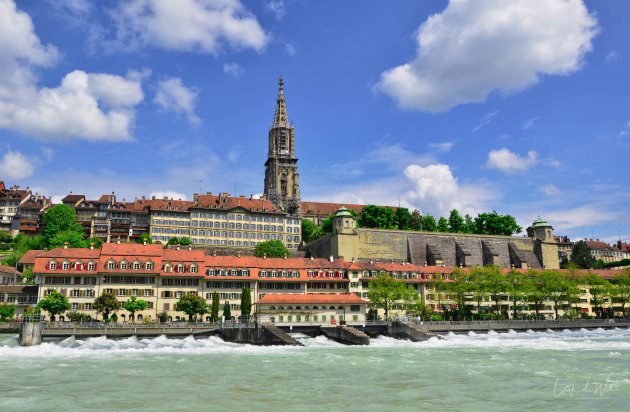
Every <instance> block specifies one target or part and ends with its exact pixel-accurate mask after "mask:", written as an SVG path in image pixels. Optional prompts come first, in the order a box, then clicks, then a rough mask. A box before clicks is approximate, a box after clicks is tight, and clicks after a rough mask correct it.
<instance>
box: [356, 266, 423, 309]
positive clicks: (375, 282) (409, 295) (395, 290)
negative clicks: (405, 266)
mask: <svg viewBox="0 0 630 412" xmlns="http://www.w3.org/2000/svg"><path fill="white" fill-rule="evenodd" d="M414 295H417V294H416V292H415V291H414V290H413V289H411V288H409V287H407V285H406V284H405V282H404V281H402V280H399V279H394V278H393V277H391V276H390V275H388V274H386V273H380V274H378V275H377V276H376V277H374V278H372V279H370V283H369V290H368V297H369V299H370V302H371V303H372V305H373V306H374V307H376V308H381V309H383V310H385V319H387V318H388V317H389V311H390V310H391V308H392V305H394V304H395V303H397V302H400V301H404V302H410V301H412V300H413V298H414Z"/></svg>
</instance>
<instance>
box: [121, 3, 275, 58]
mask: <svg viewBox="0 0 630 412" xmlns="http://www.w3.org/2000/svg"><path fill="white" fill-rule="evenodd" d="M111 15H112V17H113V19H114V21H115V23H116V26H117V37H118V39H117V40H118V42H119V43H120V45H121V46H123V47H125V46H127V47H131V48H134V47H138V46H144V45H150V46H153V47H158V48H162V49H167V50H177V51H198V52H201V53H210V54H213V55H217V54H219V53H220V52H221V51H222V50H223V49H224V48H225V46H226V45H228V46H230V47H231V48H233V49H245V48H253V49H255V50H257V51H262V49H263V48H264V47H265V45H266V44H267V43H268V41H269V36H268V35H267V33H265V31H264V30H263V29H262V27H261V26H260V24H259V23H258V20H257V19H256V16H254V15H253V14H252V13H250V12H249V11H248V10H247V9H246V8H245V7H244V6H243V5H242V4H241V2H240V1H239V0H220V1H209V0H178V1H172V0H131V1H128V2H125V3H121V4H120V5H119V7H118V8H116V9H115V10H113V11H112V12H111Z"/></svg>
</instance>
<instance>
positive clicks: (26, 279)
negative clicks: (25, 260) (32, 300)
mask: <svg viewBox="0 0 630 412" xmlns="http://www.w3.org/2000/svg"><path fill="white" fill-rule="evenodd" d="M35 277H36V275H35V274H34V273H33V268H28V269H25V270H24V271H23V272H22V282H23V283H24V284H25V285H36V284H37V283H35Z"/></svg>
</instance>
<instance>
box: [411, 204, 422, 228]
mask: <svg viewBox="0 0 630 412" xmlns="http://www.w3.org/2000/svg"><path fill="white" fill-rule="evenodd" d="M423 226H424V224H423V221H422V215H421V214H420V211H419V210H417V209H416V210H414V211H413V212H411V217H410V218H409V229H410V230H423Z"/></svg>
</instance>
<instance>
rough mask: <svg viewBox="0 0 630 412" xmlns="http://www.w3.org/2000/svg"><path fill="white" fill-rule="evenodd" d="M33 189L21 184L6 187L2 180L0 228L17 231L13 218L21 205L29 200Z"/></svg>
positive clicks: (0, 188) (0, 185)
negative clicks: (22, 186) (20, 185)
mask: <svg viewBox="0 0 630 412" xmlns="http://www.w3.org/2000/svg"><path fill="white" fill-rule="evenodd" d="M30 198H31V191H30V190H29V189H28V188H26V189H20V187H19V186H13V187H10V188H8V189H7V188H5V185H4V182H0V230H3V231H5V232H12V233H15V234H16V233H17V229H15V224H14V223H13V218H14V217H15V215H17V214H18V208H19V206H20V205H22V204H24V203H26V202H28V201H29V200H30Z"/></svg>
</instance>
